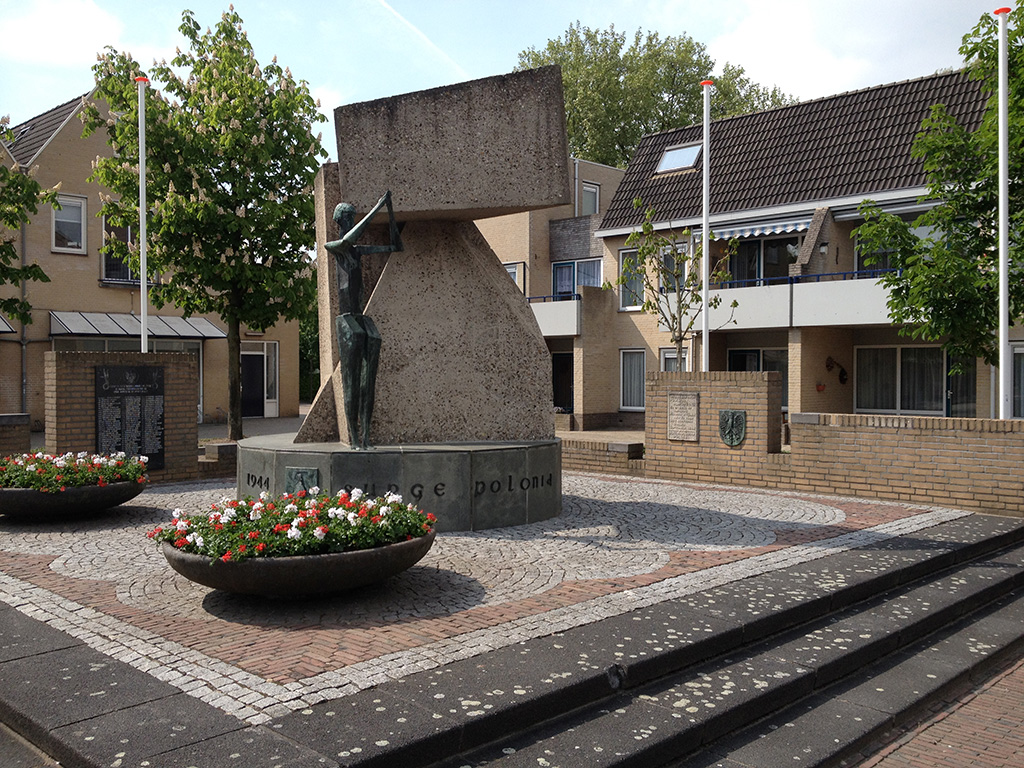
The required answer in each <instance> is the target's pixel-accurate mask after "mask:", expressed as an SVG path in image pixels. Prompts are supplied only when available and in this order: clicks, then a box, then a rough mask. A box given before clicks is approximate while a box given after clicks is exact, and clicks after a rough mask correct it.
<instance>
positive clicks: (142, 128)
mask: <svg viewBox="0 0 1024 768" xmlns="http://www.w3.org/2000/svg"><path fill="white" fill-rule="evenodd" d="M135 82H136V83H138V86H139V283H140V301H139V303H140V305H141V312H140V318H139V319H140V321H141V323H142V339H141V348H142V349H141V351H142V352H143V353H146V352H148V351H149V337H148V335H147V331H146V313H147V310H148V308H149V273H148V270H147V268H146V95H145V94H146V85H147V84H148V83H149V80H148V79H147V78H145V77H136V78H135Z"/></svg>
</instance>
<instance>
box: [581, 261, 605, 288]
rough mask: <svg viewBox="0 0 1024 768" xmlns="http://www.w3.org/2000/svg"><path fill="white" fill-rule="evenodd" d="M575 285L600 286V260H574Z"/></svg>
mask: <svg viewBox="0 0 1024 768" xmlns="http://www.w3.org/2000/svg"><path fill="white" fill-rule="evenodd" d="M576 285H592V286H596V287H598V288H600V287H601V260H600V259H591V260H588V261H577V262H576Z"/></svg>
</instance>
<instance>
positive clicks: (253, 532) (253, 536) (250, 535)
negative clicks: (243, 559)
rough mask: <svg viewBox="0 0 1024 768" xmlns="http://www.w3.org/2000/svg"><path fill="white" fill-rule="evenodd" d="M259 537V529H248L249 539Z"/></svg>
mask: <svg viewBox="0 0 1024 768" xmlns="http://www.w3.org/2000/svg"><path fill="white" fill-rule="evenodd" d="M259 537H260V532H259V531H249V538H250V539H258V538H259Z"/></svg>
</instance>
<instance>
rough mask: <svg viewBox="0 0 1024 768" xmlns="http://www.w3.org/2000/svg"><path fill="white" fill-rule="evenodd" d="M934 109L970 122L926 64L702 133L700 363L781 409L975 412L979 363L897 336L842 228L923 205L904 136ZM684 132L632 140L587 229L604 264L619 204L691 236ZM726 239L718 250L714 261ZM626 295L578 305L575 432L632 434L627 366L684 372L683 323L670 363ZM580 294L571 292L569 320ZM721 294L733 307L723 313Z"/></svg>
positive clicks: (694, 347)
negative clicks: (590, 323)
mask: <svg viewBox="0 0 1024 768" xmlns="http://www.w3.org/2000/svg"><path fill="white" fill-rule="evenodd" d="M939 103H942V104H945V105H946V107H947V109H948V111H949V112H950V113H951V114H952V115H954V116H955V118H956V119H957V121H958V122H959V123H960V124H961V125H963V126H965V127H966V128H968V129H972V130H973V129H974V128H976V127H977V126H978V125H979V124H980V121H981V119H982V115H983V113H984V109H985V103H986V96H985V94H983V93H982V91H981V88H980V85H979V84H978V83H977V82H975V81H971V80H968V79H967V78H966V77H965V76H964V74H963V73H961V72H954V73H944V74H937V75H933V76H930V77H924V78H920V79H916V80H910V81H904V82H899V83H894V84H890V85H883V86H878V87H875V88H868V89H865V90H861V91H856V92H851V93H844V94H840V95H837V96H831V97H827V98H822V99H818V100H814V101H808V102H804V103H799V104H794V105H790V106H786V107H781V108H778V109H773V110H769V111H764V112H757V113H752V114H748V115H743V116H739V117H733V118H727V119H723V120H718V121H716V122H714V123H713V124H712V125H711V139H710V140H711V165H710V178H711V204H710V209H711V210H710V223H711V234H712V238H713V240H712V243H711V253H712V254H713V255H714V257H715V258H716V259H719V260H721V259H725V258H728V269H729V272H730V273H731V278H732V279H731V282H729V283H727V284H723V285H719V286H713V287H714V288H715V289H716V290H715V293H717V294H718V295H720V296H721V297H722V304H721V307H720V308H719V309H718V310H716V311H713V312H711V313H710V314H711V318H710V322H709V325H710V329H711V332H710V334H709V338H710V341H709V343H710V348H709V359H710V368H711V370H713V371H759V370H765V371H769V370H774V371H779V372H781V373H782V378H783V406H784V407H787V406H788V411H789V412H792V413H797V412H805V413H806V412H810V413H814V412H821V413H885V414H901V415H902V414H906V415H925V416H962V417H979V418H983V417H989V416H991V415H992V412H993V408H994V402H993V401H994V396H993V389H994V372H993V371H992V370H991V369H990V368H989V367H988V366H986V365H985V364H984V363H983V361H981V360H976V361H973V360H972V361H967V365H968V370H969V373H967V374H964V375H959V376H953V377H947V371H948V368H949V365H950V360H948V359H947V357H946V355H945V353H944V352H943V350H942V349H941V347H940V346H939V345H938V344H934V343H925V342H918V341H915V340H912V339H910V338H908V337H904V336H901V335H899V333H898V329H897V328H896V327H894V326H893V325H892V323H891V322H890V321H889V317H888V310H887V306H886V299H887V292H886V290H885V289H884V288H883V287H882V286H881V284H880V282H879V280H878V275H879V270H880V269H884V268H885V263H884V255H883V261H882V263H880V264H877V265H874V266H870V267H869V266H867V265H866V264H865V258H866V257H867V256H868V254H865V253H862V252H860V251H859V250H858V248H857V242H856V239H855V236H854V234H853V232H854V229H855V228H856V227H857V226H858V225H859V224H860V223H862V221H863V220H862V218H861V217H860V214H859V213H858V206H859V205H860V204H861V202H862V201H863V200H865V199H871V200H874V201H875V202H876V203H878V204H879V206H880V207H881V208H882V209H883V210H885V211H889V212H892V213H897V214H899V215H902V216H904V217H906V218H907V220H912V219H914V218H915V217H916V216H917V215H919V214H920V213H921V212H922V211H923V210H925V209H926V206H928V205H929V203H927V202H924V201H922V199H921V198H922V196H923V195H924V194H925V192H926V189H925V175H924V171H923V168H922V162H921V161H920V160H916V159H914V158H912V157H911V146H912V143H913V140H914V137H915V136H916V134H917V133H918V132H919V130H920V128H921V123H922V121H923V119H924V118H925V117H927V115H928V114H929V111H930V109H931V107H932V106H933V105H935V104H939ZM702 140H703V128H702V126H700V125H694V126H689V127H686V128H680V129H677V130H671V131H665V132H662V133H657V134H653V135H649V136H646V137H644V139H643V140H642V141H641V143H640V145H639V147H638V148H637V151H636V153H635V155H634V156H633V158H632V160H631V161H630V163H629V166H628V168H627V170H626V174H625V177H624V179H623V181H622V183H621V184H620V185H619V188H618V191H617V193H616V195H615V197H614V199H613V200H612V201H611V203H610V206H609V209H608V211H607V213H606V214H605V215H604V217H603V219H602V221H601V224H600V226H599V229H598V230H597V232H596V233H595V234H596V237H597V238H598V239H599V240H600V241H601V242H603V244H604V249H605V257H604V259H605V262H606V264H608V265H609V266H611V267H612V269H617V268H618V266H619V265H620V264H621V262H622V258H623V256H624V254H626V253H628V251H627V250H626V246H625V239H626V237H627V235H628V234H629V233H630V232H631V231H632V230H633V229H634V228H636V227H637V226H638V225H639V224H640V223H641V221H642V211H638V210H636V209H635V208H634V206H633V200H634V198H637V197H640V198H642V199H643V201H644V204H645V206H654V208H655V209H656V210H657V214H658V216H657V218H658V224H657V227H658V228H659V229H669V228H670V225H671V228H672V229H674V230H676V231H677V232H678V231H682V230H685V229H690V230H691V234H692V241H691V242H692V243H696V244H699V242H700V228H701V223H702V210H701V205H702V199H701V198H702V195H701V188H702V173H701V169H702V163H703V161H702V159H701V143H702ZM730 240H734V242H735V243H736V247H735V249H734V251H733V252H732V253H731V254H729V253H728V251H727V243H728V242H729V241H730ZM608 274H616V273H615V272H609V273H608ZM626 288H627V287H626V286H622V287H620V288H618V289H616V291H615V294H616V295H615V296H614V297H613V298H612V299H611V300H609V299H608V297H594V299H593V301H594V302H602V303H604V304H610V306H607V307H604V308H603V314H602V316H601V318H600V320H599V322H600V328H601V334H600V337H599V339H597V340H596V344H595V345H585V349H584V355H589V356H590V357H591V358H592V360H593V362H594V364H593V365H591V366H590V367H588V369H587V370H588V372H589V371H590V370H594V369H600V370H603V371H604V372H605V374H604V375H602V376H598V377H597V380H596V381H592V380H585V381H583V383H582V389H583V393H582V402H583V405H584V408H583V410H582V411H580V412H577V417H578V421H579V422H580V423H581V425H583V426H587V427H589V426H590V425H591V424H592V423H597V424H601V425H602V426H603V424H604V423H606V424H621V425H624V426H625V425H629V426H635V427H640V426H641V425H642V424H643V421H644V409H645V403H644V384H643V382H644V378H645V374H647V373H650V372H654V371H659V370H662V371H664V370H675V369H676V367H677V366H679V368H681V369H683V370H699V366H700V359H701V355H700V352H699V350H700V343H701V336H702V334H701V333H700V330H701V325H700V322H701V321H700V318H698V319H697V324H696V325H695V327H694V330H695V333H694V334H693V335H692V337H691V338H690V339H689V340H688V341H687V344H686V349H684V357H685V359H684V360H682V361H677V360H675V350H674V349H673V348H671V343H670V341H669V335H668V333H667V332H665V331H664V330H661V329H659V327H658V323H657V320H656V318H654V317H652V316H649V315H644V314H642V313H640V312H639V311H638V306H637V304H638V303H639V302H638V301H637V299H636V298H635V296H632V295H631V293H630V292H629V291H628V290H626ZM589 299H590V297H589V296H586V295H585V296H584V316H587V307H586V304H587V301H588V300H589ZM733 299H735V300H736V301H737V302H738V304H739V306H738V309H737V310H736V312H735V315H734V316H733V318H732V320H733V322H729V323H727V320H728V319H729V312H730V310H729V309H728V307H729V305H730V304H731V302H732V301H733ZM588 330H589V329H588V328H586V327H584V329H583V331H584V333H585V332H586V331H588ZM1014 334H1015V335H1014ZM581 337H582V338H586V337H585V336H582V334H581ZM1011 340H1012V341H1013V343H1014V371H1015V394H1016V396H1015V416H1018V417H1019V416H1024V401H1022V395H1021V393H1022V392H1024V333H1022V332H1021V330H1020V329H1019V328H1017V329H1013V331H1012V332H1011ZM609 379H611V381H609Z"/></svg>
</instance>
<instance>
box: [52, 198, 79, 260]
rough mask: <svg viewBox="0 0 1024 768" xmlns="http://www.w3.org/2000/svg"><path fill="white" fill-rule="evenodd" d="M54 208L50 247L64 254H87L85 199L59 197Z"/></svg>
mask: <svg viewBox="0 0 1024 768" xmlns="http://www.w3.org/2000/svg"><path fill="white" fill-rule="evenodd" d="M57 202H58V203H59V204H60V209H58V208H57V207H56V206H55V207H54V208H53V232H52V239H51V243H50V247H51V249H52V250H54V251H59V252H62V253H85V252H86V250H85V198H84V197H70V196H68V195H59V196H58V197H57Z"/></svg>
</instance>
